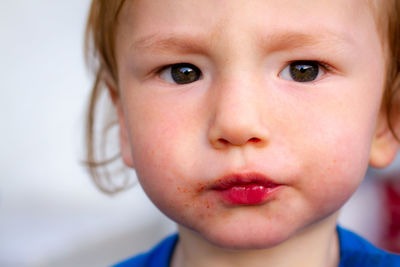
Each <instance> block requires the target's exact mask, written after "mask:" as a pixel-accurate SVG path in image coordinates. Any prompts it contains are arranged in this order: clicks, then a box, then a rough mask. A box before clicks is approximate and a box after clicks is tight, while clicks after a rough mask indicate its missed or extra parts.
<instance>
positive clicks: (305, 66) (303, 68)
mask: <svg viewBox="0 0 400 267" xmlns="http://www.w3.org/2000/svg"><path fill="white" fill-rule="evenodd" d="M318 73H319V65H318V63H317V62H315V61H296V62H293V63H292V64H290V76H291V78H292V79H293V80H294V81H296V82H311V81H314V80H315V79H316V78H317V77H318Z"/></svg>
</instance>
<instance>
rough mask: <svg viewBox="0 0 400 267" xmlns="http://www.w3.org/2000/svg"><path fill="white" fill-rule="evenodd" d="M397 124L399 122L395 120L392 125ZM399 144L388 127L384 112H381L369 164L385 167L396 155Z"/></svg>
mask: <svg viewBox="0 0 400 267" xmlns="http://www.w3.org/2000/svg"><path fill="white" fill-rule="evenodd" d="M398 124H399V122H398V121H396V122H395V123H394V126H397V125H398ZM396 128H397V127H396ZM399 145H400V144H399V141H398V140H397V139H396V138H395V136H394V135H393V133H392V131H391V130H390V128H389V125H388V121H387V116H386V114H385V113H384V112H381V114H380V115H379V117H378V121H377V123H376V129H375V134H374V138H373V140H372V146H371V152H370V158H369V164H370V165H371V166H372V167H375V168H384V167H387V166H388V165H389V164H390V163H392V161H393V160H394V158H395V157H396V154H397V151H398V149H399Z"/></svg>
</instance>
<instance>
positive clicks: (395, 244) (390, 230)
mask: <svg viewBox="0 0 400 267" xmlns="http://www.w3.org/2000/svg"><path fill="white" fill-rule="evenodd" d="M381 181H382V188H383V193H384V199H383V202H382V203H383V213H384V214H385V218H382V219H383V220H382V222H383V225H382V226H383V227H382V237H381V247H382V248H383V249H386V250H388V251H392V252H396V253H400V173H399V172H398V173H392V174H391V175H390V176H388V177H385V179H383V180H381Z"/></svg>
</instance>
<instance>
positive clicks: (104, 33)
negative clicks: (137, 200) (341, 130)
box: [85, 0, 400, 193]
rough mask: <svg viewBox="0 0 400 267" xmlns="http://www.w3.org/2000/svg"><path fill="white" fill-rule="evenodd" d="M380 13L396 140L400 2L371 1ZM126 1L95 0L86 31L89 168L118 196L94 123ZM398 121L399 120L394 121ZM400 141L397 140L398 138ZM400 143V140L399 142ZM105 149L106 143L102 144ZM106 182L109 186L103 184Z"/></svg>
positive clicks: (387, 102) (112, 71) (112, 68)
mask: <svg viewBox="0 0 400 267" xmlns="http://www.w3.org/2000/svg"><path fill="white" fill-rule="evenodd" d="M369 1H370V3H371V4H372V5H373V6H374V9H377V10H379V12H377V13H376V14H377V27H378V28H379V29H380V32H381V35H382V40H383V44H384V46H385V48H386V50H387V55H388V60H387V62H388V64H387V77H386V85H385V87H386V88H385V92H384V97H383V100H382V107H383V108H385V109H386V110H385V112H386V115H387V118H388V125H389V128H390V130H391V131H392V133H393V135H394V136H395V137H396V138H397V136H396V134H395V130H394V127H393V125H394V124H393V119H394V118H395V116H393V115H397V113H399V107H398V106H399V105H398V102H399V100H397V98H398V97H396V93H397V92H398V89H399V87H400V72H399V67H400V1H399V0H383V1H377V0H369ZM125 2H127V1H126V0H112V1H110V0H93V1H92V4H91V7H90V12H89V17H88V21H87V27H86V40H85V51H86V58H87V62H88V63H89V64H91V63H93V65H92V68H94V73H95V77H96V78H95V82H94V84H93V88H92V92H91V96H90V102H89V107H88V112H87V122H86V146H87V155H86V157H87V166H88V169H89V172H90V174H91V176H92V178H93V181H94V182H95V183H96V185H97V186H98V187H99V188H100V189H101V190H102V191H104V192H106V193H115V192H118V191H121V190H123V189H124V188H126V184H127V183H126V182H124V183H122V185H113V181H112V178H111V176H110V175H109V173H108V172H104V173H101V172H100V171H99V168H107V165H109V164H111V163H113V162H114V161H116V160H117V159H118V158H119V157H120V156H119V154H117V155H115V156H113V157H108V158H107V155H102V159H97V158H96V155H97V153H96V151H97V149H99V148H98V147H97V146H96V142H95V137H96V134H98V133H96V131H95V121H96V115H97V114H96V107H97V106H98V102H99V99H100V96H101V94H102V92H103V91H104V89H105V85H104V83H103V82H104V81H103V80H102V77H103V75H104V73H105V72H107V73H108V74H109V75H111V78H113V79H114V81H117V80H118V79H117V76H118V70H117V63H116V58H115V50H114V45H115V34H116V28H117V26H118V16H119V14H120V12H121V10H122V8H123V6H124V4H125ZM395 119H397V118H395ZM113 123H114V124H115V123H116V120H115V118H114V121H112V122H111V123H109V124H106V125H105V126H104V127H103V130H102V134H103V136H106V132H107V131H108V130H109V129H110V127H111V126H112V124H113ZM397 139H398V138H397ZM398 140H399V139H398ZM100 145H101V146H105V142H104V140H103V141H102V142H101V144H100ZM104 181H107V182H104Z"/></svg>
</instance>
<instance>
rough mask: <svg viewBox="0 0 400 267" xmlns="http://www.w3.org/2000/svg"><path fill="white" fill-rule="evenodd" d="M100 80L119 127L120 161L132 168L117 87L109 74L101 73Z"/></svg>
mask: <svg viewBox="0 0 400 267" xmlns="http://www.w3.org/2000/svg"><path fill="white" fill-rule="evenodd" d="M102 80H103V81H104V83H105V85H106V87H107V89H108V93H109V95H110V98H111V100H112V102H113V104H114V107H115V109H116V111H117V117H118V125H119V144H120V151H121V156H122V159H123V161H124V163H125V165H127V166H128V167H131V168H134V164H133V158H132V150H131V144H130V141H129V134H128V127H127V124H126V120H125V114H124V110H123V106H122V103H121V99H120V94H119V91H118V86H117V84H116V82H115V80H114V78H112V77H111V75H110V74H109V73H103V77H102Z"/></svg>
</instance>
